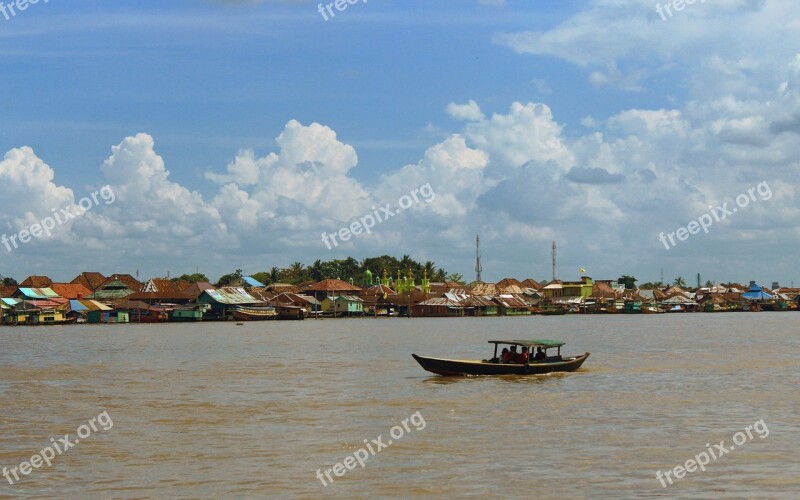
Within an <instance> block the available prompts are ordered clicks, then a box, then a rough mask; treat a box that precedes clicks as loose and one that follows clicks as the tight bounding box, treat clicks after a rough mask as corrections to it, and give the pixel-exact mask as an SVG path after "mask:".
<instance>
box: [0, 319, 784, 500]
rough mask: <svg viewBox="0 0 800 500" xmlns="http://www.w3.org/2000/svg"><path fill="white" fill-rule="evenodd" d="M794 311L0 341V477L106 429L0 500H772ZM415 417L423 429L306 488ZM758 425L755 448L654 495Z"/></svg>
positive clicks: (166, 328) (134, 329) (82, 329)
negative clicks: (453, 366)
mask: <svg viewBox="0 0 800 500" xmlns="http://www.w3.org/2000/svg"><path fill="white" fill-rule="evenodd" d="M798 322H800V314H793V313H784V314H779V313H761V314H718V315H715V314H693V315H674V316H673V315H663V316H607V317H603V316H592V317H586V316H561V317H552V318H539V317H530V318H474V319H470V318H464V319H452V320H449V319H414V320H408V319H377V320H374V319H366V320H320V321H311V320H309V321H304V322H269V323H246V324H245V325H243V326H238V327H237V326H236V325H235V324H232V323H213V324H212V323H205V324H198V325H162V326H159V325H141V326H140V325H127V326H123V325H120V326H115V327H114V326H112V327H100V326H72V327H63V328H62V327H52V328H38V329H28V328H0V408H2V411H1V412H0V467H2V466H5V467H14V466H18V465H19V464H20V462H22V461H24V460H28V459H30V457H31V456H32V455H33V454H34V453H36V452H38V451H39V450H41V449H42V448H43V447H44V446H46V445H47V444H48V443H49V438H50V437H54V436H63V435H64V434H65V433H74V431H75V429H76V427H77V426H78V425H80V424H81V423H83V422H86V420H87V419H90V418H91V417H93V416H95V415H98V414H99V413H100V412H102V411H108V412H109V414H110V415H113V418H114V427H113V429H111V430H109V431H108V432H103V433H98V434H96V435H93V436H92V437H91V439H87V440H86V442H81V443H80V445H79V446H78V447H75V448H74V449H71V450H70V451H69V453H68V454H65V455H63V456H60V457H58V458H57V460H54V461H53V465H52V466H51V467H42V468H39V469H36V470H34V471H33V472H32V473H31V474H30V475H29V476H27V477H25V478H24V479H23V481H21V482H20V483H19V484H15V485H13V486H11V485H9V484H8V483H7V482H5V480H3V479H2V478H0V480H2V482H0V497H2V496H8V497H19V498H22V497H30V496H35V497H49V498H64V497H79V496H80V497H90V498H109V497H114V498H143V497H157V498H164V497H169V498H174V497H203V498H205V497H216V496H234V497H247V498H263V497H266V496H269V497H274V496H284V497H300V498H316V497H319V496H323V495H324V496H334V497H356V498H372V497H376V496H377V497H408V496H419V497H431V498H440V497H443V496H476V497H477V496H511V495H527V496H533V497H538V498H564V497H568V498H597V497H600V498H626V497H662V498H675V497H680V498H764V497H770V498H780V497H784V498H792V497H793V494H794V493H796V492H797V491H800V480H798V478H799V477H800V465H798V464H799V463H800V460H799V459H800V456H798V449H800V437H798V436H800V432H798V431H800V424H799V423H798V418H797V416H798V410H800V397H799V396H798V394H797V391H796V389H795V388H796V387H797V383H798V371H799V370H798V368H800V363H798V360H797V357H796V355H795V353H796V352H798V344H800V340H798V335H797V333H796V332H797V323H798ZM506 336H508V337H515V338H517V337H522V338H531V337H545V338H555V339H560V340H564V341H566V342H567V345H566V346H565V348H564V349H563V353H564V354H565V355H574V354H576V353H583V352H585V351H590V352H592V356H591V357H590V358H589V359H588V360H587V362H586V364H585V365H584V367H583V368H582V369H581V370H580V371H578V372H575V373H553V374H547V375H535V376H527V377H523V376H506V377H463V378H449V377H439V376H434V375H432V374H429V373H426V372H424V371H422V369H421V368H420V367H419V365H418V364H417V363H416V362H415V361H414V360H413V359H412V358H411V353H412V352H415V353H418V354H421V355H429V356H437V357H453V358H460V359H463V358H476V359H482V358H485V357H486V356H487V355H488V354H490V352H489V351H490V348H491V346H489V345H488V344H487V341H488V340H490V339H492V338H499V337H506ZM416 411H420V412H421V414H422V415H424V417H425V420H426V422H427V427H426V429H425V431H424V432H419V433H416V432H414V433H410V434H408V435H406V436H405V437H403V439H402V440H398V441H397V442H395V443H394V444H392V446H391V447H390V448H387V449H385V450H383V451H381V452H380V453H379V454H377V455H375V456H374V457H371V458H370V460H369V462H368V463H367V464H366V466H365V467H364V468H360V467H358V468H356V469H354V470H351V471H348V472H347V473H346V474H345V475H344V476H342V477H336V478H335V481H334V483H333V484H331V485H329V486H327V487H323V486H322V485H321V484H320V482H319V481H318V480H317V479H316V477H315V473H316V471H317V469H323V470H324V469H326V468H329V467H331V466H332V465H333V464H334V463H335V462H338V461H340V460H342V458H343V457H345V456H346V455H348V454H352V453H353V451H354V450H356V449H358V448H359V447H361V446H363V440H364V439H372V438H375V437H376V436H378V435H381V434H383V435H384V436H386V435H388V432H389V430H390V429H391V428H392V426H394V425H398V423H399V422H400V421H401V419H403V418H406V417H407V416H408V415H411V414H412V413H414V412H416ZM760 418H763V419H764V421H765V422H766V424H767V425H768V426H769V430H770V435H769V437H767V438H765V439H755V440H753V441H752V442H749V443H748V444H747V445H746V446H743V447H742V448H741V449H737V450H736V451H735V452H733V453H730V454H728V455H726V456H725V457H724V458H722V459H720V460H718V461H716V462H713V463H711V464H710V465H709V466H708V467H707V470H706V471H705V472H695V473H692V474H689V475H688V476H687V477H685V478H684V479H682V480H680V481H678V482H677V483H676V484H674V485H672V486H670V487H669V488H668V489H662V488H661V485H660V483H659V482H658V480H657V479H656V471H657V470H666V469H669V468H672V467H674V466H676V465H679V464H682V463H684V462H685V461H686V460H687V459H689V458H692V457H694V456H695V455H696V454H697V453H699V452H701V451H703V450H704V449H705V448H706V446H705V444H706V443H710V442H719V441H721V440H723V439H730V437H731V436H732V435H733V434H734V433H736V432H737V431H740V430H743V429H744V427H745V426H746V425H748V424H752V423H753V422H755V421H757V420H758V419H760Z"/></svg>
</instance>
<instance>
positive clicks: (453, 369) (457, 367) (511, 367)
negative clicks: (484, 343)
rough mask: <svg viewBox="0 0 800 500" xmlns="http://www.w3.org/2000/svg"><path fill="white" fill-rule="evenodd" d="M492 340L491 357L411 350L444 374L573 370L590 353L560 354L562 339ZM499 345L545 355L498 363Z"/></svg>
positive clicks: (423, 363) (432, 369)
mask: <svg viewBox="0 0 800 500" xmlns="http://www.w3.org/2000/svg"><path fill="white" fill-rule="evenodd" d="M489 343H490V344H494V357H492V359H484V360H482V361H479V360H465V359H444V358H428V357H423V356H417V355H416V354H412V356H413V357H414V359H415V360H417V363H419V364H420V366H422V368H424V369H425V370H427V371H429V372H431V373H436V374H437V375H444V376H462V375H537V374H543V373H552V372H572V371H575V370H577V369H578V368H580V367H581V365H582V364H583V362H584V361H586V358H588V357H589V354H590V353H588V352H587V353H584V354H581V355H579V356H572V357H568V358H562V357H561V346H563V345H564V343H563V342H558V341H555V340H490V341H489ZM498 345H511V346H520V347H527V348H528V349H530V350H531V352H533V349H535V348H542V351H543V352H544V353H545V357H544V358H543V359H540V360H535V359H529V361H528V362H527V363H507V364H506V363H501V362H500V360H499V358H498V357H497V347H498ZM550 349H557V350H558V353H557V354H556V355H555V356H550V355H547V351H548V350H550Z"/></svg>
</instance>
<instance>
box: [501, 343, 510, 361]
mask: <svg viewBox="0 0 800 500" xmlns="http://www.w3.org/2000/svg"><path fill="white" fill-rule="evenodd" d="M500 362H501V363H503V364H508V363H511V353H510V352H508V347H503V353H502V354H501V355H500Z"/></svg>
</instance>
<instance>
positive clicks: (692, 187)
mask: <svg viewBox="0 0 800 500" xmlns="http://www.w3.org/2000/svg"><path fill="white" fill-rule="evenodd" d="M353 1H354V3H352V4H340V7H344V8H343V9H342V10H339V9H337V8H336V5H335V4H333V3H331V4H330V10H328V9H327V7H326V5H328V3H327V2H325V3H322V4H320V3H319V2H314V1H304V0H297V1H290V0H284V1H258V0H250V1H248V0H239V1H236V0H230V1H222V0H216V1H212V0H194V1H190V0H183V1H182V0H177V1H172V2H155V1H151V0H139V1H136V2H131V1H119V2H107V1H104V2H101V1H93V0H86V1H80V0H71V1H69V2H66V1H60V0H50V1H47V2H45V0H40V1H39V2H37V3H35V4H28V5H27V8H25V9H24V10H19V9H17V8H16V7H14V9H11V8H10V6H9V3H10V2H8V1H5V2H4V3H3V5H2V6H0V68H1V69H0V88H2V89H3V90H2V93H1V95H2V97H0V199H2V210H0V237H1V238H2V239H0V275H3V276H12V277H15V278H16V279H18V280H22V279H24V278H25V277H26V276H28V275H31V274H46V275H48V276H50V277H51V278H53V279H55V280H70V279H72V278H73V277H74V276H75V275H77V274H78V273H80V272H83V271H99V272H102V273H104V274H111V273H131V274H136V273H137V272H138V273H139V275H140V278H142V279H147V278H149V277H158V276H160V277H163V276H166V275H167V274H169V275H170V276H177V275H180V274H184V273H194V272H196V271H199V272H202V273H205V274H207V275H208V276H209V277H210V278H211V279H213V280H216V278H217V277H219V276H220V275H221V274H223V273H227V272H231V271H233V270H235V269H242V270H243V271H244V272H245V273H255V272H259V271H265V270H268V269H270V268H271V267H273V266H275V267H288V266H289V265H290V264H292V263H293V262H295V261H300V262H303V263H305V264H311V263H312V262H313V261H314V260H316V259H322V260H330V259H340V258H346V257H348V256H352V257H355V258H356V259H362V258H365V257H370V256H376V255H383V254H389V255H394V256H397V257H400V256H402V255H405V254H408V255H410V256H411V257H412V258H413V259H415V260H417V261H426V260H432V261H434V262H436V263H437V265H439V266H440V267H443V268H445V269H446V270H447V271H449V272H451V273H454V272H455V273H460V274H462V275H464V276H465V277H466V278H467V280H468V281H469V280H472V279H474V277H475V271H474V266H475V237H476V235H480V237H481V253H482V262H483V279H484V280H485V281H498V280H500V279H502V278H505V277H517V278H519V279H522V278H527V277H533V278H536V279H539V280H544V279H550V278H551V277H552V276H551V258H550V254H551V246H552V242H553V241H555V242H556V243H557V246H558V267H557V277H558V278H559V279H563V280H576V279H578V278H579V277H580V275H581V274H582V271H581V268H583V269H585V270H586V274H588V275H590V276H592V277H594V278H596V279H615V278H617V277H619V276H621V275H632V276H635V277H636V278H637V279H638V280H639V282H640V283H641V282H646V281H658V280H659V279H660V274H661V272H662V270H663V275H664V279H665V281H670V282H671V281H672V280H673V279H674V278H676V277H678V276H681V277H683V278H684V279H685V280H686V282H687V283H689V284H693V283H695V282H696V279H697V274H698V273H700V274H701V279H702V281H703V282H705V281H706V280H711V281H714V282H717V283H719V282H729V281H738V282H743V283H747V282H749V281H750V280H756V281H759V282H760V283H762V284H771V283H772V282H773V281H779V282H780V283H781V284H782V285H786V286H789V285H790V284H793V283H794V282H795V281H796V282H797V283H798V284H800V274H798V272H797V264H796V260H795V256H794V252H793V249H794V248H795V247H796V245H797V241H798V235H800V224H798V200H797V193H796V188H795V186H796V185H797V181H798V178H800V169H798V167H799V166H800V164H799V162H798V151H800V147H799V146H800V135H799V134H800V47H798V43H797V41H796V40H798V39H800V36H798V35H800V4H798V3H797V2H792V1H789V0H775V1H772V0H713V1H712V0H708V1H705V2H703V1H702V0H698V1H696V2H694V3H692V4H684V5H683V8H682V9H676V8H675V6H674V5H673V3H672V2H667V1H664V0H662V1H661V2H655V1H650V0H586V1H580V0H575V1H563V2H560V1H559V2H555V1H550V0H548V1H544V0H520V1H516V0H459V1H456V0H437V1H435V2H434V1H430V0H424V1H422V0H419V1H417V0H403V1H400V0H396V1H392V0H368V1H362V0H358V1H355V0H353ZM166 3H168V4H169V5H165V4H166ZM3 7H4V8H5V10H4V9H3ZM10 9H11V10H10ZM92 195H94V196H92ZM333 234H335V235H336V239H332V236H331V235H333ZM376 271H380V270H376Z"/></svg>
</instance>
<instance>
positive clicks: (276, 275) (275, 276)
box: [269, 267, 281, 283]
mask: <svg viewBox="0 0 800 500" xmlns="http://www.w3.org/2000/svg"><path fill="white" fill-rule="evenodd" d="M280 280H281V270H280V269H278V268H277V267H273V268H272V269H270V270H269V281H270V283H278V282H279V281H280Z"/></svg>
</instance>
